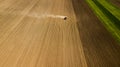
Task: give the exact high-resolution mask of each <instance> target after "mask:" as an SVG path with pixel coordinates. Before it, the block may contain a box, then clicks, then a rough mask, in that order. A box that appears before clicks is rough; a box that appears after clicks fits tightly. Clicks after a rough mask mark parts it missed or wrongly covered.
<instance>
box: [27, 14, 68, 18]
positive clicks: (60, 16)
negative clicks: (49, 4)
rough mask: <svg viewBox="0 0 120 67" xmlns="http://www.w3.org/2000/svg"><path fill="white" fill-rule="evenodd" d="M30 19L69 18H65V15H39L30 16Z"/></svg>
mask: <svg viewBox="0 0 120 67" xmlns="http://www.w3.org/2000/svg"><path fill="white" fill-rule="evenodd" d="M28 16H29V17H35V18H39V19H40V18H60V19H64V18H66V17H67V16H64V15H54V14H42V15H39V14H29V15H28Z"/></svg>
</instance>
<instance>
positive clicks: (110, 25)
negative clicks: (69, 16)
mask: <svg viewBox="0 0 120 67" xmlns="http://www.w3.org/2000/svg"><path fill="white" fill-rule="evenodd" d="M86 2H87V3H88V4H89V6H90V7H91V8H92V9H93V11H94V12H95V14H96V15H97V17H98V18H99V19H100V20H101V21H102V23H103V24H104V26H105V27H106V28H107V29H108V30H109V31H110V32H111V34H112V35H113V36H114V37H115V38H116V39H117V40H118V41H119V42H120V9H118V8H117V7H115V6H113V5H112V4H111V3H109V2H108V1H107V0H86Z"/></svg>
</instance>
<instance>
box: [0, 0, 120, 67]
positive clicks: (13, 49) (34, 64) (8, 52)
mask: <svg viewBox="0 0 120 67" xmlns="http://www.w3.org/2000/svg"><path fill="white" fill-rule="evenodd" d="M66 16H67V19H66V20H64V17H66ZM119 66H120V46H119V45H118V44H117V43H116V42H115V41H114V39H113V38H112V37H111V36H110V34H109V32H107V31H106V29H105V28H104V27H103V26H102V24H101V23H100V21H99V20H98V19H97V18H96V16H95V15H94V14H93V12H92V11H91V10H90V9H89V7H88V5H87V4H86V3H85V2H84V1H83V0H52V1H51V0H0V67H119Z"/></svg>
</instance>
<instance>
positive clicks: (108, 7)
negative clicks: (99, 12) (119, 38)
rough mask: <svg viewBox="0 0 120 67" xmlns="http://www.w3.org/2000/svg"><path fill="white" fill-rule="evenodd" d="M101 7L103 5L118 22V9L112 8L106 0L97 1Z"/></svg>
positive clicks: (119, 10) (119, 14)
mask: <svg viewBox="0 0 120 67" xmlns="http://www.w3.org/2000/svg"><path fill="white" fill-rule="evenodd" d="M97 1H98V2H99V3H100V4H101V5H103V6H104V7H105V8H106V9H107V10H108V11H109V12H110V13H111V14H113V15H114V16H115V17H116V18H117V19H119V20H120V9H119V8H117V7H115V6H113V5H112V4H111V3H110V2H108V1H107V0H102V1H101V0H97Z"/></svg>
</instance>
